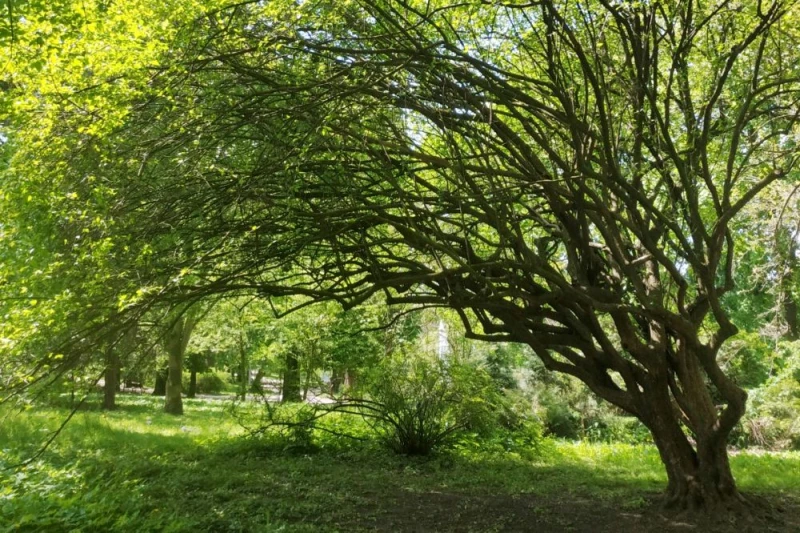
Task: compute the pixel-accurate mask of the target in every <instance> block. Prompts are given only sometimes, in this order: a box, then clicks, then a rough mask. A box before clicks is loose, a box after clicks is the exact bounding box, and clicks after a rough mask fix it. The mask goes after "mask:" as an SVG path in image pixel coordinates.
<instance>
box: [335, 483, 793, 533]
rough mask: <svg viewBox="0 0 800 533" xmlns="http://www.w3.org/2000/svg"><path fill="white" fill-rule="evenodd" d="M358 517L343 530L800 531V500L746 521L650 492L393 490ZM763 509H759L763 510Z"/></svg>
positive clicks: (772, 504)
mask: <svg viewBox="0 0 800 533" xmlns="http://www.w3.org/2000/svg"><path fill="white" fill-rule="evenodd" d="M369 499H370V500H371V501H370V503H368V504H367V505H365V506H364V509H363V513H361V515H360V516H359V518H357V519H356V520H355V521H354V522H355V523H353V524H348V525H347V526H346V528H345V529H348V528H353V529H365V530H372V531H385V532H389V531H391V532H398V531H402V532H412V531H413V532H432V531H442V532H456V531H458V532H466V531H474V532H478V531H480V532H483V531H509V532H523V531H542V532H558V531H570V532H583V531H586V532H592V533H603V532H608V533H612V532H613V533H619V532H625V533H629V532H630V533H640V532H642V533H650V532H653V533H655V532H663V531H687V532H690V531H697V532H703V533H706V532H720V533H750V532H753V533H763V532H775V533H778V532H780V533H784V532H789V531H797V532H800V501H798V500H797V499H793V498H784V499H780V500H778V499H775V498H773V499H771V500H770V501H769V502H762V503H761V505H762V508H761V510H760V511H759V512H757V513H755V514H754V515H752V516H734V517H731V516H728V517H727V518H724V519H723V518H720V517H717V516H714V515H689V514H687V513H666V512H664V511H662V509H661V508H660V505H659V503H658V500H659V499H658V496H657V495H648V497H647V499H646V500H644V501H643V503H642V504H641V505H637V506H636V507H637V508H636V509H626V507H629V506H630V504H627V505H626V504H625V503H624V502H620V503H615V502H609V501H605V500H598V499H593V498H582V497H579V496H575V495H572V494H570V495H565V496H564V497H554V496H538V495H532V494H524V495H517V496H498V495H467V494H460V493H450V492H425V493H415V492H408V491H399V492H395V493H394V494H380V495H378V494H375V495H374V499H373V498H372V497H370V498H369ZM765 504H766V505H767V507H766V509H768V510H766V511H765V510H764V507H763V506H764V505H765Z"/></svg>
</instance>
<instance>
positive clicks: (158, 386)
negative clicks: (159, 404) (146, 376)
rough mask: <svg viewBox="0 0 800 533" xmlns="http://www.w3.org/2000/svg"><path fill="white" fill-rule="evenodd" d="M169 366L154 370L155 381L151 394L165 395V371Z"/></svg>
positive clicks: (167, 370) (166, 371)
mask: <svg viewBox="0 0 800 533" xmlns="http://www.w3.org/2000/svg"><path fill="white" fill-rule="evenodd" d="M168 372H169V367H168V366H165V367H164V368H159V369H158V370H156V383H155V385H153V396H165V395H166V394H167V373H168Z"/></svg>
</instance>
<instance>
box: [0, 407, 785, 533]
mask: <svg viewBox="0 0 800 533" xmlns="http://www.w3.org/2000/svg"><path fill="white" fill-rule="evenodd" d="M120 403H121V406H122V408H121V409H120V410H118V411H115V412H112V413H105V412H102V411H99V410H86V411H81V412H79V413H78V414H76V416H75V417H74V419H73V420H72V422H71V423H70V424H69V425H68V426H67V427H66V429H65V430H64V432H63V434H62V435H60V436H59V438H58V440H57V441H56V442H55V443H54V444H53V446H52V447H51V448H50V449H49V450H48V451H47V452H46V453H45V454H43V455H42V456H41V457H40V458H38V459H37V460H36V461H35V462H34V463H33V464H31V465H30V466H27V467H25V468H23V469H21V470H5V471H3V472H2V473H0V531H109V530H113V531H132V532H133V531H136V532H140V531H336V530H341V531H352V530H359V529H367V530H368V529H372V528H376V527H377V528H381V527H382V525H383V526H387V525H388V526H387V527H388V529H403V527H400V526H397V527H396V528H395V527H390V526H392V524H395V525H397V524H404V525H405V526H404V527H405V528H406V529H418V530H427V529H430V528H431V526H430V524H438V523H439V522H429V523H428V526H427V527H426V525H425V524H422V525H420V524H417V526H418V527H415V526H414V523H409V522H408V520H411V519H413V520H416V519H418V518H417V517H419V516H422V517H424V519H427V520H431V521H435V520H440V519H441V520H456V523H458V520H462V519H463V520H466V521H468V522H465V523H467V524H468V525H470V527H467V528H466V529H473V530H476V531H482V530H492V529H493V528H494V529H498V530H502V529H503V527H504V524H506V522H504V520H512V519H513V518H514V517H515V516H516V517H518V516H519V513H520V512H522V511H524V512H525V513H527V515H530V516H532V517H537V516H542V515H547V513H551V512H552V509H551V508H550V507H547V505H546V503H547V502H548V501H551V500H554V499H556V500H557V501H559V502H578V501H582V500H586V501H587V502H589V503H588V504H587V506H588V507H591V506H593V505H601V506H607V507H608V508H609V509H637V508H640V507H642V506H644V505H646V503H647V499H646V498H647V497H649V496H651V495H653V494H655V493H657V492H658V491H660V490H662V488H663V485H664V481H665V478H664V474H663V471H662V467H661V465H660V463H659V459H658V454H657V453H656V451H655V450H654V449H653V448H652V447H648V446H633V445H611V444H585V443H567V442H555V441H547V442H546V443H545V444H544V445H543V446H541V447H540V449H539V450H538V451H537V453H535V454H522V455H523V456H524V457H523V456H521V455H520V454H516V453H499V452H497V451H494V452H492V451H485V450H481V449H480V448H477V447H475V446H470V447H465V448H463V449H456V450H453V451H450V452H447V453H441V454H438V455H437V456H435V457H433V458H428V459H414V458H406V457H399V456H395V455H391V454H388V453H387V452H385V451H383V450H380V449H378V448H377V447H375V446H374V445H369V444H368V445H359V446H352V445H345V444H343V443H338V442H336V441H334V440H332V439H331V438H328V437H323V440H322V441H321V444H322V449H321V450H318V451H316V452H315V453H299V452H298V451H296V450H295V451H292V450H286V449H285V448H284V446H283V444H282V442H283V441H279V440H277V439H268V440H266V441H253V440H248V439H244V438H242V429H241V428H240V427H239V426H238V425H237V424H236V422H235V421H234V420H233V419H232V417H231V416H230V414H229V413H228V412H227V406H228V404H226V403H225V402H223V401H218V400H217V401H214V400H186V401H185V408H186V415H185V416H183V417H173V416H170V415H166V414H163V413H161V412H160V407H161V404H160V401H159V400H157V399H153V398H150V397H145V396H122V397H121V399H120ZM67 412H68V411H67V410H66V409H63V408H38V407H37V408H35V409H31V410H28V411H25V412H24V413H22V414H21V415H18V416H13V417H10V416H6V417H5V418H3V419H2V425H0V451H1V453H2V455H0V462H1V463H3V464H5V465H9V464H13V463H15V462H18V461H19V460H21V459H23V458H25V457H28V456H30V454H32V453H33V452H34V451H35V450H36V449H37V446H38V445H39V444H40V443H41V442H42V440H43V439H44V438H45V437H46V435H47V434H48V431H52V429H54V428H55V427H57V426H58V424H59V422H60V421H61V420H63V418H64V417H65V416H66V414H67ZM732 461H733V467H734V469H735V472H736V475H737V479H738V480H739V483H740V485H741V488H742V489H743V490H744V491H747V492H756V493H762V494H767V495H776V494H790V495H791V494H798V493H800V454H797V453H784V454H768V455H757V454H748V453H741V454H738V455H736V456H735V457H734V458H733V459H732ZM540 497H541V498H540ZM537 498H538V499H537ZM542 498H543V499H542ZM431 502H433V503H431ZM509 502H511V503H509ZM514 502H516V503H514ZM541 502H545V503H541ZM486 506H489V507H492V506H494V507H492V508H494V509H495V510H494V511H493V512H492V513H490V514H492V516H491V517H484V516H483V515H485V514H487V513H486V512H484V511H483V509H484V508H489V507H486ZM437 513H447V515H446V516H444V514H443V515H442V516H441V517H439V516H438V515H437ZM527 515H526V516H527ZM454 517H455V518H454ZM459 517H460V518H459ZM420 519H422V518H420ZM561 519H562V518H559V520H561ZM568 519H569V516H568V515H567V518H563V520H567V521H568ZM487 520H488V521H487ZM548 523H550V524H552V523H556V524H559V523H560V522H548ZM565 528H566V529H569V527H567V526H565ZM383 529H387V528H386V527H383Z"/></svg>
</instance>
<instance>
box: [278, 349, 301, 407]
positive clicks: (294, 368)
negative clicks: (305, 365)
mask: <svg viewBox="0 0 800 533" xmlns="http://www.w3.org/2000/svg"><path fill="white" fill-rule="evenodd" d="M299 401H300V365H299V364H298V361H297V357H296V356H295V355H294V354H287V355H286V371H285V372H284V373H283V395H282V396H281V402H284V403H286V402H299Z"/></svg>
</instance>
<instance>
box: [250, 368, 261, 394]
mask: <svg viewBox="0 0 800 533" xmlns="http://www.w3.org/2000/svg"><path fill="white" fill-rule="evenodd" d="M262 379H264V370H263V369H261V368H259V369H258V372H256V377H255V379H253V383H252V384H251V385H250V390H251V391H252V392H255V393H258V394H261V393H262V392H264V387H262V386H261V380H262Z"/></svg>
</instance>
